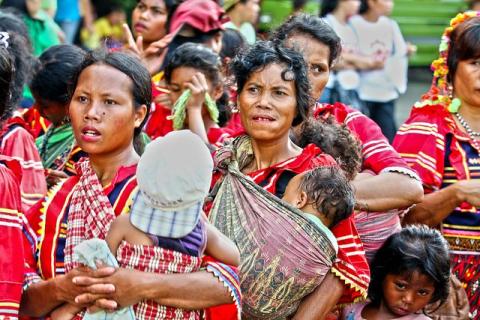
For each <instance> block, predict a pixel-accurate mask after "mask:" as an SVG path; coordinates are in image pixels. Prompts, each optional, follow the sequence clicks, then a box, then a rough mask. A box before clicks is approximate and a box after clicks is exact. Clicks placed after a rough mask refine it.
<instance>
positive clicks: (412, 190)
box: [352, 172, 423, 212]
mask: <svg viewBox="0 0 480 320" xmlns="http://www.w3.org/2000/svg"><path fill="white" fill-rule="evenodd" d="M352 185H353V187H354V188H355V199H356V201H357V203H358V204H359V205H360V209H362V208H368V211H378V212H384V211H388V210H393V209H399V208H406V207H409V206H411V205H413V204H415V203H419V202H421V201H422V198H423V188H422V184H421V183H420V182H419V181H417V180H415V179H413V178H411V177H409V176H407V175H405V174H401V173H395V172H384V173H380V174H379V175H377V176H373V177H370V178H365V179H360V180H359V179H355V180H353V181H352Z"/></svg>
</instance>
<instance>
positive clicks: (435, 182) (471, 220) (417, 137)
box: [393, 105, 480, 319]
mask: <svg viewBox="0 0 480 320" xmlns="http://www.w3.org/2000/svg"><path fill="white" fill-rule="evenodd" d="M393 146H394V147H395V148H396V149H397V150H398V152H400V155H401V156H402V157H403V158H404V159H405V160H406V161H407V162H408V164H409V165H410V166H411V167H412V168H413V169H415V170H416V171H417V172H418V174H419V175H420V177H421V179H422V181H423V185H424V190H425V193H426V194H428V193H431V192H435V191H438V190H440V189H443V188H446V187H448V186H449V185H452V184H454V183H456V182H457V181H459V180H477V181H480V156H479V152H480V150H478V149H477V148H476V147H475V145H474V144H473V143H472V141H471V139H470V137H469V136H468V135H467V134H465V133H464V132H463V131H462V130H460V128H459V127H458V125H457V124H456V122H455V120H454V118H453V115H452V114H451V113H449V112H448V110H447V108H446V107H445V106H443V105H427V106H424V107H414V108H413V109H412V112H411V114H410V117H409V118H408V119H407V121H406V122H405V124H403V125H402V126H401V127H400V129H399V130H398V132H397V135H396V137H395V140H394V141H393ZM441 230H442V234H443V236H444V237H445V239H447V241H448V243H449V244H450V249H451V251H450V254H451V262H452V271H453V273H454V274H455V275H456V276H457V277H458V278H459V279H460V281H462V282H463V284H464V287H465V290H466V292H467V295H468V298H469V301H470V312H471V313H472V316H473V318H474V319H478V318H479V317H480V272H479V265H480V208H475V207H473V206H471V205H470V204H468V203H462V204H461V205H460V206H459V207H457V208H455V210H453V212H452V213H451V214H450V215H449V216H448V217H447V218H446V219H445V220H444V221H443V222H442V225H441Z"/></svg>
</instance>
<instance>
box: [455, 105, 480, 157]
mask: <svg viewBox="0 0 480 320" xmlns="http://www.w3.org/2000/svg"><path fill="white" fill-rule="evenodd" d="M454 115H455V117H457V119H458V122H460V124H461V125H462V127H464V128H465V130H466V131H467V133H468V136H469V137H470V140H472V144H473V146H474V147H475V149H477V150H480V145H479V143H478V141H477V139H476V137H480V132H476V131H473V130H472V128H471V127H470V125H469V124H468V123H467V121H466V120H465V119H464V118H463V117H462V116H461V115H460V113H458V112H455V113H454Z"/></svg>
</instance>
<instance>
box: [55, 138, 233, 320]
mask: <svg viewBox="0 0 480 320" xmlns="http://www.w3.org/2000/svg"><path fill="white" fill-rule="evenodd" d="M212 171H213V160H212V158H211V155H210V152H209V150H208V148H207V147H206V146H205V144H204V143H203V142H202V141H201V139H200V138H199V137H198V136H196V135H195V134H193V133H191V132H190V131H188V130H181V131H175V132H171V133H169V134H167V135H166V136H165V137H163V138H158V139H156V140H154V141H152V142H151V143H150V144H149V145H147V147H146V149H145V153H144V154H143V155H142V157H141V158H140V161H139V163H138V167H137V180H138V188H139V191H138V193H137V195H136V196H135V198H134V202H133V204H132V209H131V212H130V214H129V215H121V216H119V217H117V218H116V219H115V220H114V221H113V223H112V225H111V227H110V229H109V232H108V234H107V236H106V239H105V240H106V242H107V244H108V248H109V249H110V251H111V253H113V254H114V255H115V256H116V258H117V260H118V264H119V265H120V267H123V268H129V269H137V270H140V271H144V272H157V273H176V272H193V271H196V270H198V269H199V267H200V263H201V258H202V256H203V254H204V253H205V254H206V255H209V256H212V257H214V258H215V259H217V260H220V261H222V262H224V263H226V264H229V265H233V266H238V265H239V264H240V253H239V251H238V249H237V248H236V246H235V245H234V244H233V242H232V241H231V240H229V239H228V238H227V237H226V236H224V235H223V234H222V233H220V232H219V231H218V230H217V229H216V228H215V227H213V226H212V225H211V224H209V223H208V222H207V219H206V217H205V216H204V214H203V211H202V206H203V200H204V198H205V197H206V196H207V194H208V190H209V187H210V181H211V176H212ZM92 240H97V241H98V239H92ZM92 240H88V241H92ZM84 244H85V242H83V243H81V244H80V245H79V246H78V247H77V248H79V247H80V246H82V245H84ZM83 247H85V246H83ZM77 248H76V249H77ZM107 251H108V250H107ZM78 253H79V252H78V250H76V254H77V256H79V254H78ZM81 256H83V257H85V256H86V255H85V252H82V253H81ZM82 262H83V261H82ZM192 289H194V288H192ZM134 309H135V312H136V313H135V316H136V318H137V319H171V318H172V319H173V318H175V319H177V318H176V316H178V314H179V313H180V314H183V318H184V319H199V314H200V313H199V311H195V310H193V311H187V310H181V309H178V308H171V307H165V306H161V305H159V304H157V303H154V302H153V301H142V302H140V303H139V304H137V305H135V306H134ZM78 311H80V310H79V309H77V308H76V307H75V306H73V305H67V306H65V307H62V308H60V309H57V310H56V311H55V312H54V313H52V318H53V319H71V318H72V317H73V316H74V315H75V314H76V313H77V312H78ZM87 316H88V317H89V319H92V318H95V319H104V318H102V317H105V314H103V315H101V317H96V314H93V315H91V314H87Z"/></svg>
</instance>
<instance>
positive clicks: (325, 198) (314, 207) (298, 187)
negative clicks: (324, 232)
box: [282, 166, 355, 229]
mask: <svg viewBox="0 0 480 320" xmlns="http://www.w3.org/2000/svg"><path fill="white" fill-rule="evenodd" d="M282 199H283V200H284V201H286V202H288V203H290V204H291V205H293V206H294V207H296V208H298V209H300V210H301V211H303V212H304V213H305V214H306V216H307V218H308V219H310V220H311V221H312V222H314V223H315V224H317V225H322V224H323V225H324V226H326V227H327V228H329V229H331V228H333V227H334V226H335V225H336V224H337V223H339V222H340V221H341V220H343V219H346V218H348V217H349V216H350V215H351V214H352V213H353V207H354V204H355V196H354V193H353V189H352V187H351V185H350V183H349V181H348V180H347V178H346V177H345V174H344V173H343V171H342V170H341V169H340V168H339V167H333V166H331V167H318V168H315V169H311V170H309V171H306V172H304V173H301V174H298V175H296V176H295V177H293V178H292V179H291V180H290V182H289V183H288V185H287V187H286V189H285V193H284V195H283V198H282Z"/></svg>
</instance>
